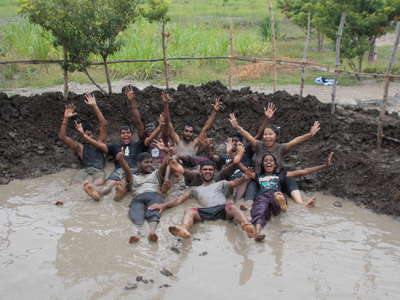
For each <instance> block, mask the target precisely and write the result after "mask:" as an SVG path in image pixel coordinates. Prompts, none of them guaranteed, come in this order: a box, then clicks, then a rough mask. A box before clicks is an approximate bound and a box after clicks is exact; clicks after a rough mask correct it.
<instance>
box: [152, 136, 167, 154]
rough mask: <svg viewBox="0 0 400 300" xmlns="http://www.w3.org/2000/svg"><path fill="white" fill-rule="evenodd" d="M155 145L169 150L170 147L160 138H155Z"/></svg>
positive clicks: (163, 149)
mask: <svg viewBox="0 0 400 300" xmlns="http://www.w3.org/2000/svg"><path fill="white" fill-rule="evenodd" d="M153 143H154V146H156V147H157V148H158V149H159V150H160V151H164V152H167V151H168V147H167V146H165V144H164V142H163V141H162V140H160V139H156V140H153Z"/></svg>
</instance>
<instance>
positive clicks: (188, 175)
mask: <svg viewBox="0 0 400 300" xmlns="http://www.w3.org/2000/svg"><path fill="white" fill-rule="evenodd" d="M183 177H184V178H185V183H186V185H187V186H199V185H202V184H203V179H201V175H200V173H199V172H198V171H190V170H187V169H186V170H185V173H184V174H183ZM223 177H224V174H223V173H222V172H215V174H214V179H213V180H214V181H220V180H223V179H224V178H223Z"/></svg>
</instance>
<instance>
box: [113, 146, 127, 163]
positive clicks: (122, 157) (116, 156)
mask: <svg viewBox="0 0 400 300" xmlns="http://www.w3.org/2000/svg"><path fill="white" fill-rule="evenodd" d="M124 155H125V147H121V151H119V152H118V153H117V155H115V159H116V160H118V161H120V160H122V159H124Z"/></svg>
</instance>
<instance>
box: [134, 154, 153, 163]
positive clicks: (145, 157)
mask: <svg viewBox="0 0 400 300" xmlns="http://www.w3.org/2000/svg"><path fill="white" fill-rule="evenodd" d="M145 159H151V154H150V153H149V152H142V153H139V155H138V157H137V161H138V162H139V163H140V162H142V161H144V160H145Z"/></svg>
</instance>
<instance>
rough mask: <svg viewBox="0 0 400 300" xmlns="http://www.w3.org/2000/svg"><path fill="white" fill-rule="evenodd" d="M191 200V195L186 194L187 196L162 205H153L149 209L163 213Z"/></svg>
mask: <svg viewBox="0 0 400 300" xmlns="http://www.w3.org/2000/svg"><path fill="white" fill-rule="evenodd" d="M189 198H190V193H185V194H183V195H181V196H179V197H177V198H175V199H174V200H171V201H168V202H165V203H162V204H152V205H150V206H149V208H148V209H150V210H159V211H160V213H162V212H163V211H164V210H165V209H167V208H171V207H174V206H177V205H179V204H181V203H183V202H185V201H186V200H187V199H189Z"/></svg>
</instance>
